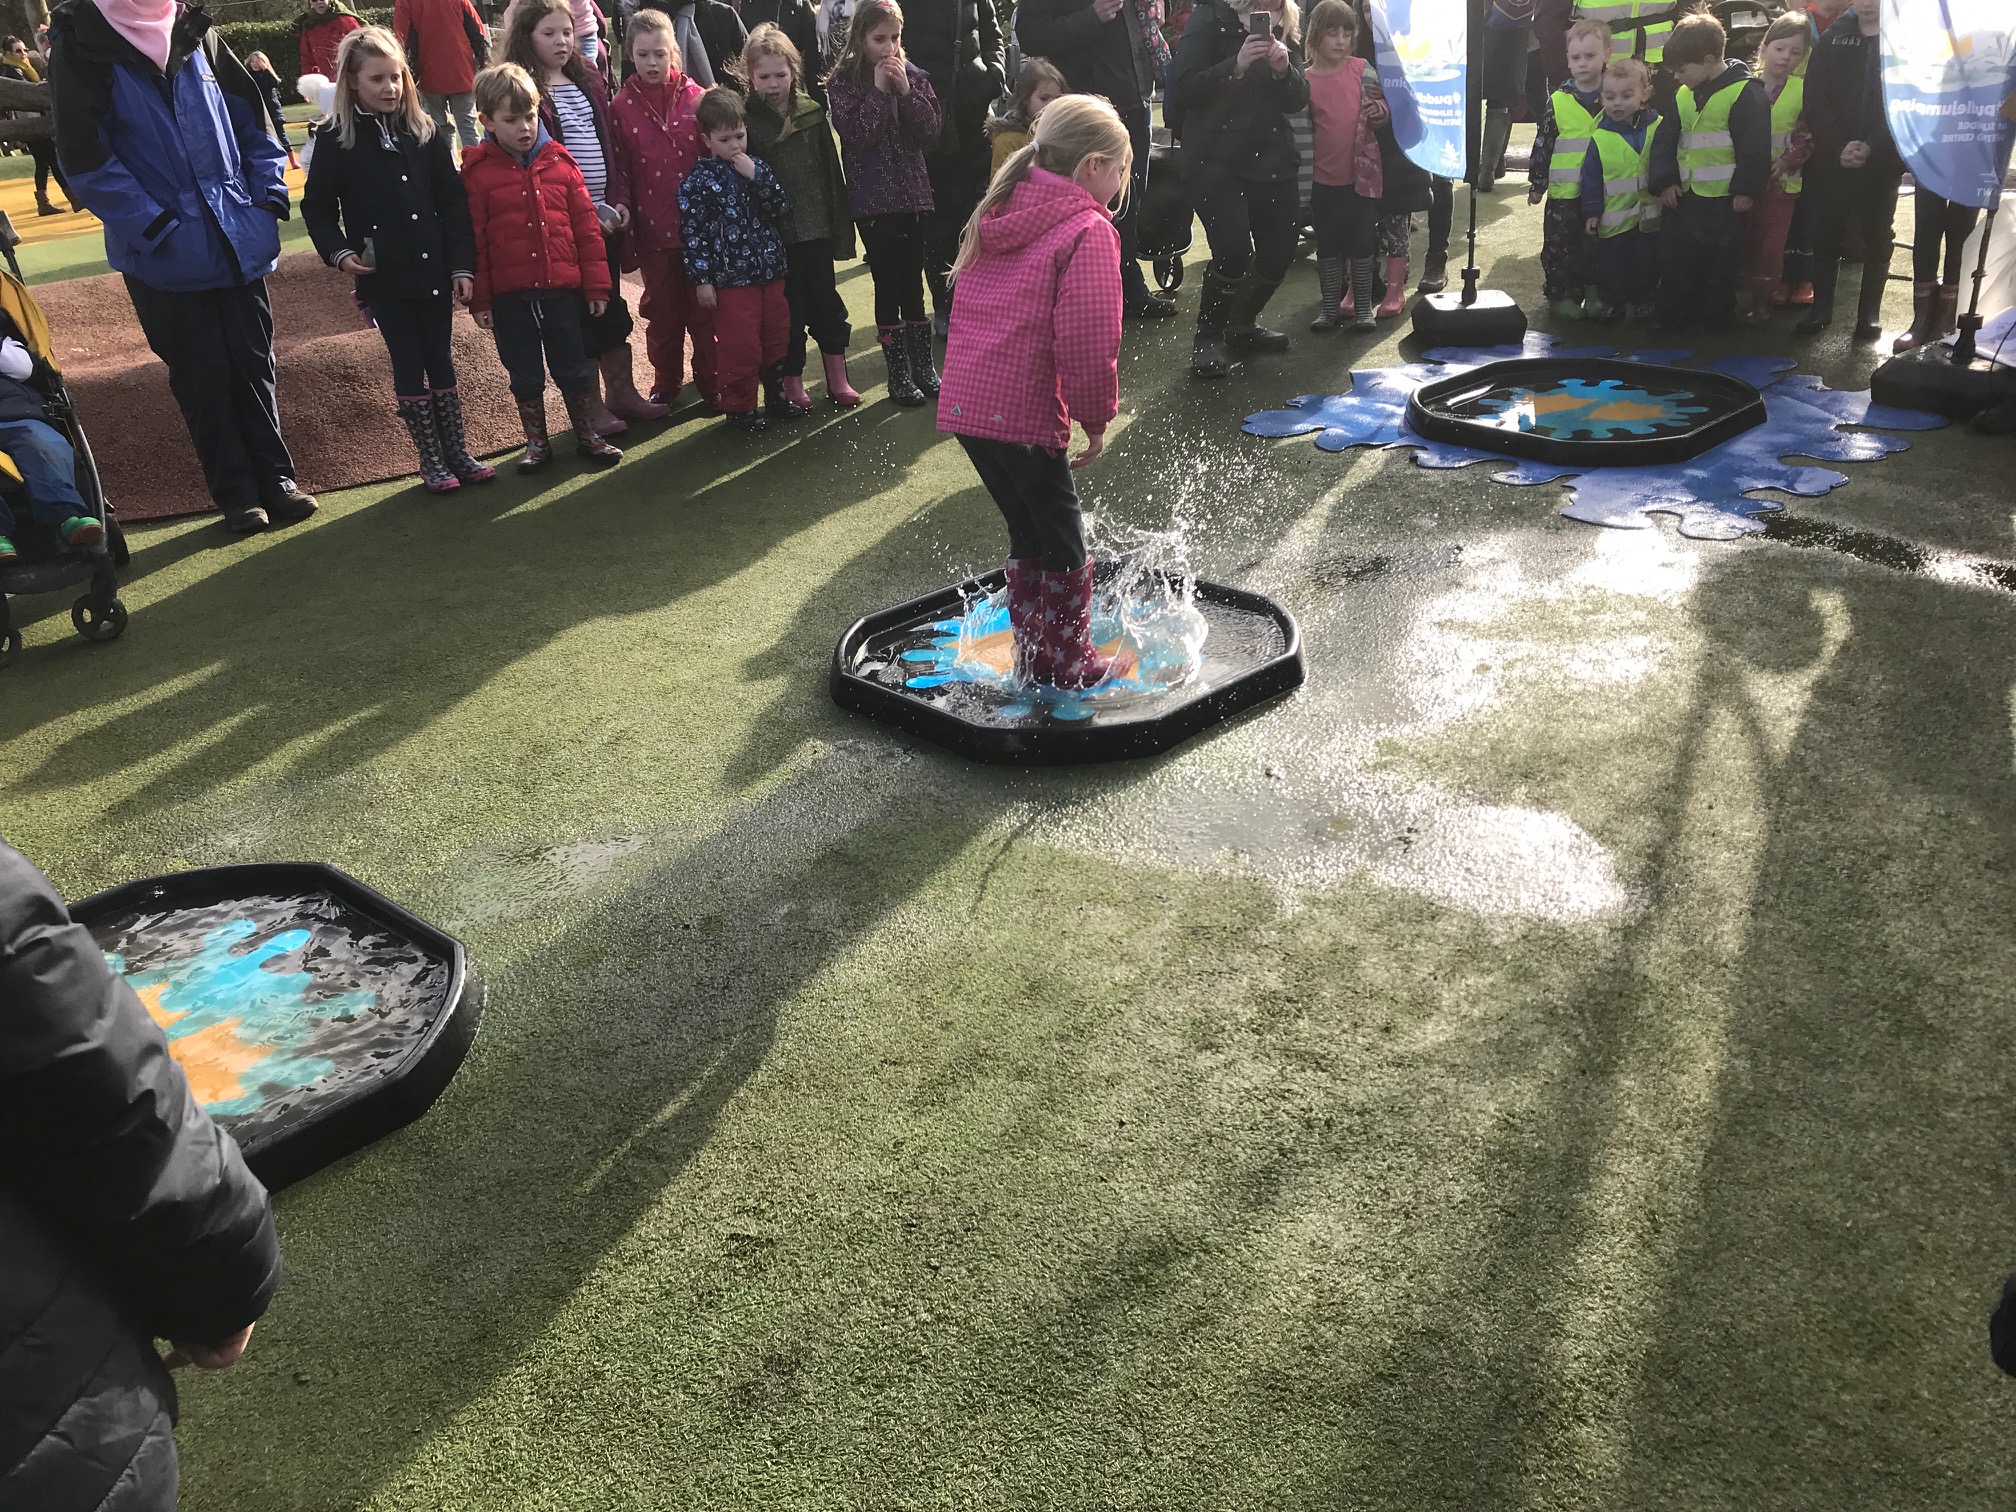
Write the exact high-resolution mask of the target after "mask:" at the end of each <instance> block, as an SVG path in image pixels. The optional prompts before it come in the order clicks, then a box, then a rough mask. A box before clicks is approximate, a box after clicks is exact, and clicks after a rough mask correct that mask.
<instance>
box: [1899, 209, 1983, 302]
mask: <svg viewBox="0 0 2016 1512" xmlns="http://www.w3.org/2000/svg"><path fill="white" fill-rule="evenodd" d="M1980 215H1981V212H1980V211H1979V210H1976V209H1975V208H1974V207H1973V206H1972V205H1956V204H1954V203H1953V201H1951V200H1949V199H1941V198H1940V197H1939V196H1938V195H1936V194H1934V193H1933V192H1932V191H1931V190H1930V189H1927V188H1926V187H1925V186H1924V185H1923V184H1920V185H1918V187H1917V188H1916V189H1915V190H1914V191H1913V192H1912V195H1911V276H1912V277H1913V278H1914V279H1916V280H1917V281H1918V282H1919V283H1949V284H1957V283H1958V282H1960V273H1961V268H1960V254H1961V252H1963V251H1964V250H1966V243H1967V238H1968V236H1969V235H1971V234H1972V232H1973V230H1974V222H1975V221H1976V220H1977V219H1979V218H1980ZM1942 244H1943V245H1944V247H1945V251H1946V256H1945V260H1944V263H1943V264H1942V263H1941V260H1940V256H1939V251H1940V247H1941V245H1942Z"/></svg>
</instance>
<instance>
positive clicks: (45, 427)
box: [0, 420, 92, 535]
mask: <svg viewBox="0 0 2016 1512" xmlns="http://www.w3.org/2000/svg"><path fill="white" fill-rule="evenodd" d="M0 451H4V452H5V453H7V455H8V456H10V457H12V458H13V459H14V465H15V466H16V467H17V468H19V469H20V470H21V478H22V481H23V482H25V483H26V484H27V486H28V512H29V513H30V514H32V515H34V516H35V518H36V519H38V520H40V521H41V522H42V523H43V524H45V525H61V524H62V523H63V522H64V521H65V520H67V519H69V518H70V517H71V516H73V515H83V514H90V513H91V512H92V511H91V506H90V505H88V504H86V503H85V502H84V496H83V495H82V494H80V493H79V492H77V454H76V453H75V452H73V451H72V450H71V449H70V443H69V442H68V441H66V440H64V439H63V433H62V432H61V431H59V430H57V429H56V427H55V426H53V425H49V424H47V423H45V422H43V421H41V420H0ZM13 531H14V512H13V511H12V510H11V509H9V508H8V507H7V505H6V503H5V502H4V501H0V535H11V534H13Z"/></svg>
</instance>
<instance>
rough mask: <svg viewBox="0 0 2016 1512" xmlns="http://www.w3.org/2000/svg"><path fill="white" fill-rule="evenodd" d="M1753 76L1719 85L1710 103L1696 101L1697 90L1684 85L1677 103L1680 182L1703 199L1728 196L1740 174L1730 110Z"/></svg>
mask: <svg viewBox="0 0 2016 1512" xmlns="http://www.w3.org/2000/svg"><path fill="white" fill-rule="evenodd" d="M1749 82H1750V80H1749V79H1748V78H1747V77H1745V78H1741V79H1738V80H1737V81H1736V82H1735V83H1734V84H1730V85H1727V86H1725V87H1724V88H1721V89H1718V90H1716V91H1715V93H1714V94H1712V95H1710V96H1709V97H1708V103H1707V104H1706V105H1696V104H1695V103H1694V91H1693V90H1691V89H1683V90H1681V91H1680V96H1679V98H1678V99H1677V100H1676V101H1674V103H1675V104H1676V105H1677V106H1678V107H1679V111H1680V182H1681V183H1682V184H1684V185H1685V186H1686V187H1687V192H1688V193H1690V194H1698V195H1700V196H1701V197H1702V198H1703V199H1726V198H1727V197H1728V195H1729V181H1730V180H1731V179H1733V178H1735V177H1736V138H1735V137H1734V136H1732V135H1731V134H1730V131H1729V112H1730V110H1731V108H1732V107H1734V105H1735V104H1736V96H1738V95H1739V94H1741V93H1742V92H1743V86H1744V85H1746V84H1748V83H1749Z"/></svg>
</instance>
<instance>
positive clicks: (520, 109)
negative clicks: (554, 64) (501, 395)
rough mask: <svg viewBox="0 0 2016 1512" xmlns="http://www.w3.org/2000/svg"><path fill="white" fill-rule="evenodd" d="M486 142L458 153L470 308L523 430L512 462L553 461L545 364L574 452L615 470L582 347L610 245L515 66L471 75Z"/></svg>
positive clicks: (604, 292) (521, 465) (617, 455)
mask: <svg viewBox="0 0 2016 1512" xmlns="http://www.w3.org/2000/svg"><path fill="white" fill-rule="evenodd" d="M475 95H476V101H475V103H476V114H477V117H478V119H480V120H481V121H482V123H483V140H482V141H480V142H478V143H477V144H476V145H475V146H474V147H471V148H470V149H469V151H468V152H467V153H466V154H464V156H463V159H462V184H463V187H464V188H465V189H466V190H467V191H468V193H469V218H470V221H471V223H472V225H473V226H474V229H475V232H476V282H475V286H474V289H473V291H472V293H471V295H470V300H469V308H470V311H471V312H472V313H473V314H474V315H475V317H476V324H478V325H479V326H481V327H482V328H483V329H484V330H486V331H489V332H490V333H491V334H492V335H494V336H495V337H496V339H497V356H498V358H499V360H501V361H502V362H503V364H504V369H505V371H506V372H508V373H509V374H510V375H511V397H512V398H513V399H515V400H517V401H518V419H519V421H520V422H521V423H522V424H523V425H524V427H525V454H524V455H523V456H522V457H520V458H519V459H518V471H520V472H521V473H530V472H537V471H538V470H539V469H540V468H542V467H544V466H545V465H546V464H547V463H548V462H550V461H552V460H553V447H552V443H551V442H550V441H549V440H548V439H547V436H546V372H547V369H548V368H551V369H552V372H553V383H554V386H555V387H557V388H558V389H559V390H560V396H561V397H562V398H563V399H565V400H566V401H567V415H568V418H569V419H570V420H571V421H572V422H573V424H574V451H575V453H576V455H578V456H580V457H581V458H582V459H583V460H584V461H588V462H592V463H594V464H595V465H596V466H598V467H611V466H614V465H615V464H616V463H618V462H621V461H622V460H623V453H621V452H620V451H618V450H617V449H616V448H615V447H613V446H611V445H610V444H609V443H608V442H607V441H605V440H603V439H602V437H601V436H600V435H599V434H598V433H597V431H596V429H595V408H596V398H597V384H596V381H595V376H596V375H595V369H594V366H593V365H592V364H591V363H590V362H589V361H588V352H587V349H586V347H585V346H583V344H582V336H581V328H582V321H583V319H584V318H585V317H588V316H595V315H600V314H601V313H602V312H603V310H604V309H606V308H607V307H608V303H609V254H608V250H607V248H606V247H605V246H604V245H603V242H602V223H601V222H600V221H599V220H597V219H596V216H595V206H594V203H593V202H592V201H591V200H590V199H589V198H588V185H587V184H586V183H585V182H584V181H583V180H582V177H581V170H580V169H578V168H576V167H575V166H574V160H573V159H572V158H570V157H568V156H567V149H566V148H564V147H562V146H561V145H560V144H559V143H558V142H556V141H554V140H553V138H552V137H551V136H550V135H548V133H547V131H546V128H545V127H544V126H542V125H540V124H539V91H538V90H537V89H536V88H535V87H534V86H533V83H532V76H531V75H530V74H528V73H527V72H526V71H525V70H524V69H522V68H520V67H519V66H518V65H517V64H515V63H499V64H497V65H496V66H495V67H492V68H486V69H484V70H483V72H482V73H480V74H478V75H477V76H476V89H475Z"/></svg>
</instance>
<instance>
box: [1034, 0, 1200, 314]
mask: <svg viewBox="0 0 2016 1512" xmlns="http://www.w3.org/2000/svg"><path fill="white" fill-rule="evenodd" d="M1145 9H1146V7H1144V6H1141V5H1138V4H1136V3H1135V0H1021V3H1020V4H1018V5H1017V6H1016V7H1015V41H1016V42H1017V44H1018V45H1020V47H1021V49H1022V56H1024V57H1025V58H1043V59H1045V60H1047V61H1048V62H1049V63H1050V64H1051V65H1052V66H1054V67H1055V68H1057V69H1058V70H1059V71H1060V72H1061V73H1062V74H1063V75H1064V82H1065V83H1067V84H1069V85H1070V86H1071V92H1072V93H1073V94H1095V95H1104V96H1105V97H1106V99H1107V100H1108V101H1109V102H1110V103H1111V104H1112V106H1113V108H1114V109H1115V110H1117V111H1119V112H1120V119H1121V120H1123V121H1125V122H1126V123H1127V135H1128V137H1129V138H1130V139H1132V141H1133V143H1134V186H1133V193H1132V194H1131V195H1129V197H1128V201H1127V210H1126V213H1125V214H1123V215H1122V216H1120V218H1119V220H1118V221H1117V222H1116V225H1117V226H1118V228H1119V231H1120V284H1121V291H1122V293H1123V294H1124V295H1125V296H1126V301H1127V311H1128V313H1129V314H1131V315H1149V316H1156V315H1174V314H1175V313H1176V307H1175V305H1173V304H1170V303H1167V302H1166V301H1164V300H1160V299H1157V298H1155V297H1154V296H1153V295H1152V294H1150V293H1149V290H1148V280H1147V279H1145V278H1143V277H1142V276H1141V264H1140V263H1139V262H1138V261H1136V260H1135V246H1136V240H1135V237H1136V231H1135V214H1136V206H1137V204H1138V202H1139V200H1140V198H1141V189H1142V185H1143V183H1144V182H1145V181H1146V178H1147V173H1148V149H1149V146H1150V144H1151V141H1152V138H1151V135H1150V127H1151V120H1150V116H1149V113H1148V98H1149V96H1150V95H1151V94H1153V93H1154V90H1155V59H1154V55H1153V52H1152V50H1151V48H1150V47H1149V42H1148V34H1147V31H1146V30H1145V28H1146V26H1148V25H1152V23H1147V22H1144V21H1143V19H1142V13H1143V11H1144V10H1145Z"/></svg>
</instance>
